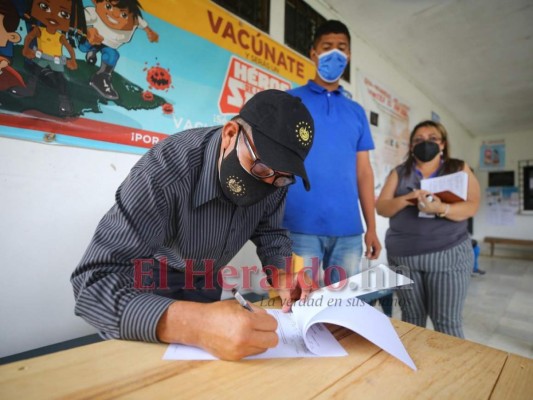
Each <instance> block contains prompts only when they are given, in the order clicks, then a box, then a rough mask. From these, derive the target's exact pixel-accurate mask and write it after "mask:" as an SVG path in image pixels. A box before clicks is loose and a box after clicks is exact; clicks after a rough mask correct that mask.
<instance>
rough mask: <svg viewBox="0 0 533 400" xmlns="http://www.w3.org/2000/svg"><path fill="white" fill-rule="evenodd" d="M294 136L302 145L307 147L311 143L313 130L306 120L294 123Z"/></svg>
mask: <svg viewBox="0 0 533 400" xmlns="http://www.w3.org/2000/svg"><path fill="white" fill-rule="evenodd" d="M296 137H297V138H298V142H299V143H300V144H301V145H302V146H303V147H308V146H309V145H310V144H311V141H312V138H313V132H312V131H311V125H309V124H308V123H307V122H304V121H300V122H298V123H297V124H296Z"/></svg>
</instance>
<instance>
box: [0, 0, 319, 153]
mask: <svg viewBox="0 0 533 400" xmlns="http://www.w3.org/2000/svg"><path fill="white" fill-rule="evenodd" d="M0 16H1V17H3V18H0V21H1V22H2V23H3V25H4V30H0V32H4V31H5V32H6V33H5V34H4V36H6V37H5V38H2V40H1V41H0V135H2V136H5V137H10V138H16V139H23V140H32V141H37V142H42V143H45V142H48V143H55V144H63V145H70V146H78V147H88V148H96V149H104V150H111V151H122V152H130V153H137V154H142V153H144V152H145V151H146V150H147V149H148V148H150V147H152V146H153V145H154V144H156V143H158V142H159V141H161V140H162V139H164V138H165V137H166V136H168V135H170V134H173V133H176V132H180V131H183V130H185V129H190V128H195V127H203V126H214V125H221V124H223V123H225V122H226V121H227V120H229V119H230V118H231V117H233V116H234V115H235V114H236V113H238V111H239V109H240V108H241V107H242V105H243V104H244V103H245V102H246V100H247V99H248V98H250V97H251V96H252V95H253V94H255V93H256V92H258V91H261V90H264V89H270V88H274V89H281V90H286V89H289V88H291V87H293V86H297V85H301V84H304V83H305V82H306V81H307V80H308V79H309V78H312V76H313V74H314V67H313V64H312V63H311V61H310V60H308V59H306V58H305V57H302V56H300V55H299V54H297V53H296V52H294V51H292V50H290V49H289V48H287V47H286V46H284V45H281V44H279V43H278V42H276V41H275V40H273V39H272V38H271V37H270V36H269V35H268V34H266V33H265V32H262V31H260V30H258V29H256V28H254V27H253V26H252V25H250V24H248V23H246V22H245V21H242V20H240V19H239V18H237V17H235V16H233V14H231V13H229V12H227V11H226V10H224V9H223V8H221V7H219V6H218V5H216V4H214V3H213V2H211V1H209V0H140V1H136V0H131V1H130V0H124V1H121V2H120V3H119V2H118V0H33V1H31V0H30V1H26V0H2V2H1V8H0Z"/></svg>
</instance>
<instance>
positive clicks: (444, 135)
mask: <svg viewBox="0 0 533 400" xmlns="http://www.w3.org/2000/svg"><path fill="white" fill-rule="evenodd" d="M424 127H426V128H435V129H437V131H438V132H439V133H440V135H441V139H442V143H444V149H443V150H442V161H443V171H444V174H451V173H453V172H457V171H461V170H462V169H463V168H464V161H462V160H458V159H456V158H451V157H450V144H449V142H448V131H447V130H446V128H445V127H444V125H442V124H441V123H440V122H435V121H431V120H426V121H422V122H419V123H418V124H416V126H415V127H414V128H413V130H412V131H411V135H409V150H408V151H407V157H406V160H405V162H404V163H403V166H404V167H405V175H409V174H410V173H411V169H412V167H413V165H414V164H415V156H414V155H413V152H412V151H411V146H412V144H413V137H414V136H415V133H416V131H417V130H418V129H420V128H424Z"/></svg>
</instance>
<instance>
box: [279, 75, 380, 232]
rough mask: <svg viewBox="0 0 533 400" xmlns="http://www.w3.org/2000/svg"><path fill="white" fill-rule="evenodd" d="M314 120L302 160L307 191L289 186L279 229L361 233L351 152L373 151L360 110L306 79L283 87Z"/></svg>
mask: <svg viewBox="0 0 533 400" xmlns="http://www.w3.org/2000/svg"><path fill="white" fill-rule="evenodd" d="M288 93H290V94H292V95H293V96H298V97H300V98H301V99H302V101H303V103H304V104H305V105H306V107H307V108H308V109H309V112H310V113H311V115H312V116H313V119H314V121H315V137H314V140H313V146H312V147H311V150H310V152H309V154H308V156H307V158H306V160H305V168H306V170H307V175H308V176H309V181H310V183H311V190H310V191H309V192H306V191H305V188H304V186H303V184H302V183H301V182H297V183H296V184H295V185H292V186H290V188H289V192H288V195H287V204H286V209H285V217H284V224H283V225H284V227H285V228H287V229H288V230H290V231H291V232H296V233H304V234H310V235H327V236H349V235H360V234H362V233H363V232H364V231H363V224H362V223H361V212H360V208H359V191H358V190H357V171H356V157H357V152H359V151H367V150H372V149H374V142H373V140H372V136H371V133H370V127H369V125H368V120H367V117H366V114H365V110H364V109H363V107H361V106H360V105H359V104H358V103H356V102H355V101H353V100H350V99H348V98H347V97H346V96H345V95H343V94H342V87H340V88H339V89H338V90H335V91H333V92H328V91H327V90H326V89H324V88H323V87H321V86H319V85H317V84H316V83H314V82H312V81H309V82H308V83H307V85H304V86H301V87H298V88H296V89H291V90H288Z"/></svg>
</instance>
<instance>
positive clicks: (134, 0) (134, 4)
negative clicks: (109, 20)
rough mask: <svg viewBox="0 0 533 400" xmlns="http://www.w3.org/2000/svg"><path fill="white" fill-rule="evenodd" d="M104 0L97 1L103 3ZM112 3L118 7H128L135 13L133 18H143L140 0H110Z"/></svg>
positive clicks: (132, 13)
mask: <svg viewBox="0 0 533 400" xmlns="http://www.w3.org/2000/svg"><path fill="white" fill-rule="evenodd" d="M102 1H104V0H96V2H97V3H101V2H102ZM110 1H111V4H112V5H113V6H114V7H118V8H127V9H128V11H129V12H130V13H131V15H133V18H135V19H138V18H142V12H141V10H142V7H141V4H140V3H139V0H110Z"/></svg>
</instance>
